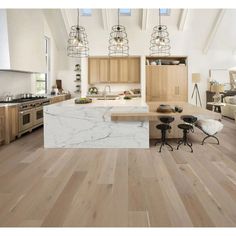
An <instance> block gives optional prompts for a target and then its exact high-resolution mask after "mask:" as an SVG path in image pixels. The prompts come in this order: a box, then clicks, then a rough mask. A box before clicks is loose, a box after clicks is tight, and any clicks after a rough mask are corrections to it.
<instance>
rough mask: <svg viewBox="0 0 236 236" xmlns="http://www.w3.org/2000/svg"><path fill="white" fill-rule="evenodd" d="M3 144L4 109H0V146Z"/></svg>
mask: <svg viewBox="0 0 236 236" xmlns="http://www.w3.org/2000/svg"><path fill="white" fill-rule="evenodd" d="M4 142H5V107H0V145H1V144H3V143H4Z"/></svg>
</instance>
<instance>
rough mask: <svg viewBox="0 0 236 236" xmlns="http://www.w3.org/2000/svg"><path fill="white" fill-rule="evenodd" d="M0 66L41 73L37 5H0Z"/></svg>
mask: <svg viewBox="0 0 236 236" xmlns="http://www.w3.org/2000/svg"><path fill="white" fill-rule="evenodd" d="M0 52H1V53H0V70H1V71H17V72H29V73H44V72H45V70H46V63H45V50H44V21H43V13H42V11H41V10H39V9H33V10H29V9H28V10H24V9H17V10H16V9H0Z"/></svg>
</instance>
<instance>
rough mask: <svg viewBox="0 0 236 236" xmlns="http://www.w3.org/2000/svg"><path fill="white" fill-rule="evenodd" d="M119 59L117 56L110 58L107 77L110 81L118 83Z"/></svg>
mask: <svg viewBox="0 0 236 236" xmlns="http://www.w3.org/2000/svg"><path fill="white" fill-rule="evenodd" d="M119 64H120V60H119V59H117V58H112V59H110V64H109V78H110V82H111V83H118V82H119V80H120V69H119V67H120V65H119Z"/></svg>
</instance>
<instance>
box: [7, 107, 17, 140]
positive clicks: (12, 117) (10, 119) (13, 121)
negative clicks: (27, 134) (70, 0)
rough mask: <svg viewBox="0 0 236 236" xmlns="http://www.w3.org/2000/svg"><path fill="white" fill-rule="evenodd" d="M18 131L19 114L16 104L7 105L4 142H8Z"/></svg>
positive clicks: (13, 138) (14, 137)
mask: <svg viewBox="0 0 236 236" xmlns="http://www.w3.org/2000/svg"><path fill="white" fill-rule="evenodd" d="M18 133H19V114H18V107H17V106H7V107H6V110H5V142H6V143H10V142H11V141H13V140H15V139H16V136H17V135H18Z"/></svg>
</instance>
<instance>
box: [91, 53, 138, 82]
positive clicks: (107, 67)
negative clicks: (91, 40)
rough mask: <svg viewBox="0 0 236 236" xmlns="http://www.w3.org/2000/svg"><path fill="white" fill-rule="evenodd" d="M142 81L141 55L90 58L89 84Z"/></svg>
mask: <svg viewBox="0 0 236 236" xmlns="http://www.w3.org/2000/svg"><path fill="white" fill-rule="evenodd" d="M98 83H140V57H114V58H109V57H91V58H89V84H98Z"/></svg>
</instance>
